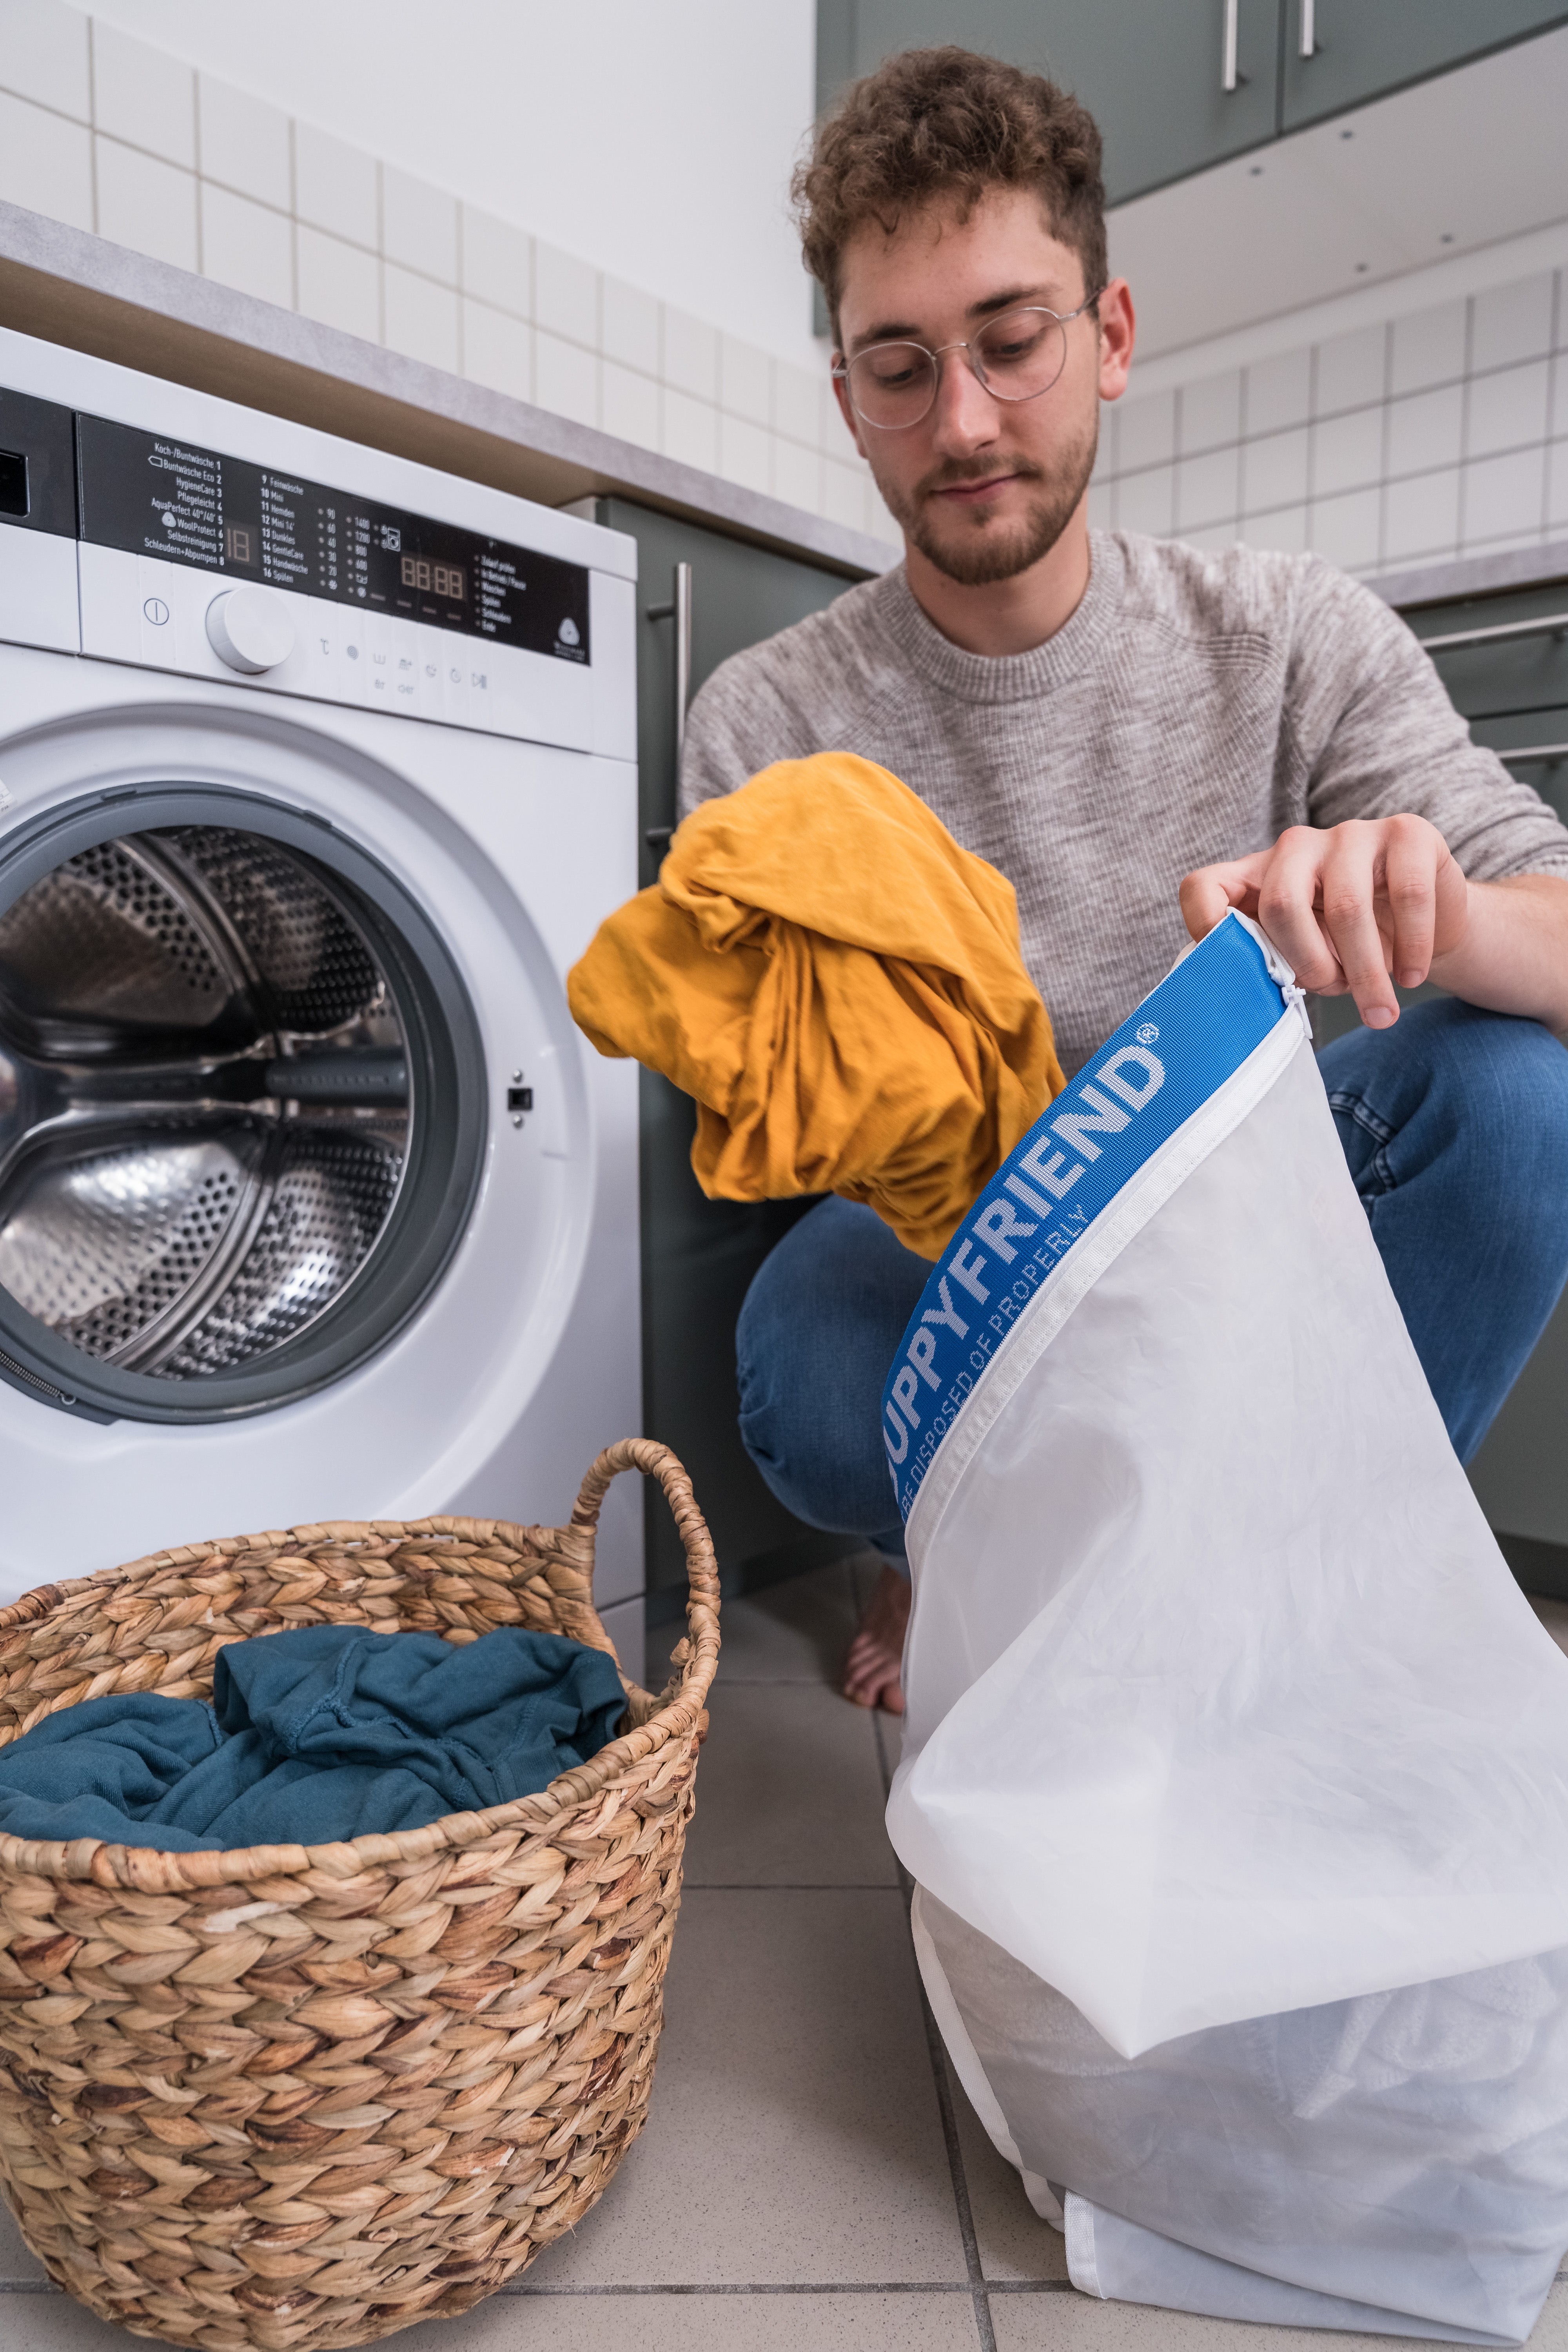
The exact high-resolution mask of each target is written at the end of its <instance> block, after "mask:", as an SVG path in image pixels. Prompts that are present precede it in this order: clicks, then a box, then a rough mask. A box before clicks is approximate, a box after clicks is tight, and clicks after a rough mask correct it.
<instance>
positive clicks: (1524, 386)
mask: <svg viewBox="0 0 1568 2352" xmlns="http://www.w3.org/2000/svg"><path fill="white" fill-rule="evenodd" d="M1550 374H1551V363H1550V362H1548V361H1546V360H1532V361H1531V362H1530V363H1529V364H1528V365H1527V366H1525V367H1515V368H1505V369H1504V370H1503V372H1502V373H1501V374H1500V375H1481V376H1476V377H1473V378H1472V380H1471V383H1470V406H1469V415H1468V420H1467V422H1466V426H1465V454H1466V456H1467V457H1488V456H1489V455H1490V454H1491V452H1492V451H1493V450H1498V449H1517V448H1519V447H1521V446H1522V444H1524V443H1525V442H1527V441H1542V440H1544V439H1545V437H1546V406H1547V404H1546V395H1547V390H1548V378H1549V376H1550Z"/></svg>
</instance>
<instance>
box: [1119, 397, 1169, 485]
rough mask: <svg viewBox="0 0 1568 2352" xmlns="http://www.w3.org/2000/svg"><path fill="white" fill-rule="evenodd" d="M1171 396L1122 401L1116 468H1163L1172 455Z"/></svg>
mask: <svg viewBox="0 0 1568 2352" xmlns="http://www.w3.org/2000/svg"><path fill="white" fill-rule="evenodd" d="M1175 447H1176V401H1175V394H1173V393H1169V392H1156V393H1153V394H1149V395H1148V396H1147V397H1146V398H1144V399H1142V400H1137V399H1133V398H1131V397H1129V398H1127V399H1124V400H1123V401H1122V403H1121V417H1120V419H1119V440H1118V445H1117V456H1118V460H1119V465H1120V469H1121V472H1122V473H1124V474H1125V473H1128V472H1130V471H1131V468H1132V467H1135V466H1163V465H1164V464H1165V463H1166V462H1167V460H1168V459H1169V458H1171V457H1173V455H1174V453H1175Z"/></svg>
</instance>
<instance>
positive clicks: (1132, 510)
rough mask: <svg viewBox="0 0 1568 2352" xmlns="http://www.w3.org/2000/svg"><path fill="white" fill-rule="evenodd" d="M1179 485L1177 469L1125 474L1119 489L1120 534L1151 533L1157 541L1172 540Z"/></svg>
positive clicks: (1118, 515) (1151, 469) (1117, 492)
mask: <svg viewBox="0 0 1568 2352" xmlns="http://www.w3.org/2000/svg"><path fill="white" fill-rule="evenodd" d="M1175 481H1176V477H1175V471H1174V468H1173V467H1170V466H1155V467H1151V468H1150V469H1149V471H1148V472H1147V473H1142V474H1123V475H1122V477H1121V480H1120V481H1119V482H1118V483H1117V485H1116V528H1117V530H1141V531H1148V532H1150V533H1151V534H1152V536H1153V537H1154V538H1156V539H1168V538H1169V537H1170V535H1171V529H1172V513H1173V507H1174V504H1175V497H1174V493H1175Z"/></svg>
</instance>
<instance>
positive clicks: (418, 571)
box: [401, 555, 468, 604]
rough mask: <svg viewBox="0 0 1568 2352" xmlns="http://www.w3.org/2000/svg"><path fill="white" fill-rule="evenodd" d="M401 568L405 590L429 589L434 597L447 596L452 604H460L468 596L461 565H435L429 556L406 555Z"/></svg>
mask: <svg viewBox="0 0 1568 2352" xmlns="http://www.w3.org/2000/svg"><path fill="white" fill-rule="evenodd" d="M401 568H402V576H403V584H404V586H405V588H427V589H428V590H429V592H430V593H431V594H432V595H433V596H445V597H446V599H447V602H448V604H461V603H462V602H463V600H464V598H465V597H466V595H467V594H468V587H467V583H465V581H464V578H463V567H462V565H461V564H460V563H435V562H431V561H430V559H429V558H428V557H427V556H424V555H405V556H404V557H403V558H402V559H401Z"/></svg>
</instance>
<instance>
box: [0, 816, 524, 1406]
mask: <svg viewBox="0 0 1568 2352" xmlns="http://www.w3.org/2000/svg"><path fill="white" fill-rule="evenodd" d="M484 1124H485V1122H484V1069H483V1059H482V1055H481V1051H480V1045H479V1029H478V1024H477V1023H476V1021H475V1017H474V1013H473V1009H472V1007H471V1005H470V1003H469V1001H468V995H467V993H466V992H465V990H464V987H463V984H462V982H461V979H460V978H459V976H458V971H457V969H456V967H455V965H454V963H453V961H452V959H451V957H450V955H449V954H448V953H447V949H446V947H445V946H444V944H443V942H442V940H441V939H440V937H439V936H438V934H437V932H436V930H435V929H434V928H433V927H432V925H431V924H430V922H429V921H428V920H427V919H426V916H425V915H424V913H423V912H422V911H421V909H420V908H419V907H418V906H417V905H416V903H415V901H414V900H413V898H411V897H410V896H409V894H408V892H407V891H406V890H405V888H404V887H402V886H401V885H400V884H399V883H398V882H396V881H395V879H394V878H393V877H392V876H391V875H389V874H388V873H387V872H386V871H385V870H384V868H383V867H382V866H380V865H379V864H378V863H377V862H376V861H375V860H374V858H373V857H372V856H369V855H368V854H367V853H366V852H365V851H364V850H363V848H361V847H359V846H357V845H354V844H353V843H352V842H350V841H349V840H347V839H346V838H344V837H343V836H342V835H341V834H339V833H337V832H335V831H334V830H333V829H332V828H331V827H330V826H327V825H324V824H321V822H320V821H319V820H316V819H313V818H310V817H309V816H307V815H305V814H301V813H300V812H298V811H295V810H291V809H289V808H288V807H287V806H284V805H282V804H281V803H277V802H273V801H270V800H268V799H266V798H264V797H262V796H260V795H257V794H251V793H242V792H236V791H231V790H219V789H216V788H212V789H207V788H201V787H195V788H193V787H191V786H188V785H175V784H169V785H157V784H152V785H143V786H138V787H135V788H132V789H126V790H122V791H121V792H119V793H114V794H110V795H107V796H106V795H95V796H94V797H93V798H92V799H91V800H90V801H86V802H83V803H79V804H77V805H75V806H70V805H68V806H66V807H64V808H56V809H55V810H53V811H52V812H51V813H50V814H48V815H47V817H43V818H40V819H39V820H38V821H37V822H36V823H34V824H32V825H30V826H26V827H24V828H21V829H19V830H18V831H16V832H15V833H13V834H11V835H7V837H6V839H5V844H4V849H3V851H0V1377H4V1378H5V1379H8V1380H9V1381H12V1382H13V1384H15V1385H16V1386H18V1387H20V1388H23V1389H25V1390H26V1391H27V1392H28V1393H29V1394H31V1395H34V1396H36V1397H38V1398H40V1399H42V1400H44V1401H45V1402H49V1403H52V1404H56V1405H58V1406H59V1407H60V1408H61V1409H62V1410H65V1411H68V1412H82V1413H86V1414H88V1415H89V1417H93V1418H107V1419H137V1420H142V1421H153V1422H208V1421H216V1420H223V1419H228V1418H232V1417H234V1416H236V1415H241V1414H247V1413H255V1412H263V1411H266V1410H267V1409H268V1408H270V1407H275V1406H279V1405H283V1404H288V1403H290V1402H294V1401H295V1400H297V1399H299V1398H300V1397H303V1396H306V1395H309V1394H310V1393H311V1392H312V1391H316V1390H319V1389H321V1388H322V1387H323V1386H325V1385H326V1384H327V1383H329V1382H331V1381H336V1380H340V1379H342V1377H343V1376H344V1375H345V1374H346V1373H347V1372H348V1371H350V1370H353V1368H354V1367H355V1366H356V1365H358V1364H360V1363H362V1362H363V1361H364V1360H365V1359H366V1358H367V1357H368V1356H370V1355H371V1354H373V1353H374V1351H375V1350H376V1349H379V1348H381V1347H383V1346H384V1345H385V1343H386V1342H387V1341H388V1340H389V1339H391V1338H392V1337H393V1335H394V1334H395V1332H396V1331H397V1330H399V1329H400V1328H402V1327H403V1326H404V1325H405V1323H406V1322H407V1321H408V1319H409V1318H410V1317H411V1316H412V1315H414V1314H415V1313H416V1311H417V1309H418V1307H419V1306H420V1304H421V1303H422V1301H423V1300H424V1299H425V1298H426V1297H427V1295H428V1294H429V1292H430V1290H431V1289H432V1287H433V1286H434V1285H435V1284H436V1283H437V1281H438V1280H439V1278H440V1276H441V1273H442V1271H443V1269H444V1268H445V1266H446V1265H447V1261H448V1260H449V1258H450V1256H451V1255H452V1252H453V1251H454V1249H455V1248H456V1246H457V1244H458V1240H459V1238H460V1237H461V1234H462V1232H463V1229H464V1226H465V1224H466V1223H467V1221H468V1213H469V1211H470V1209H471V1206H472V1203H473V1200H474V1195H475V1191H476V1187H477V1184H478V1181H479V1170H480V1165H481V1157H482V1150H483V1139H484Z"/></svg>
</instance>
